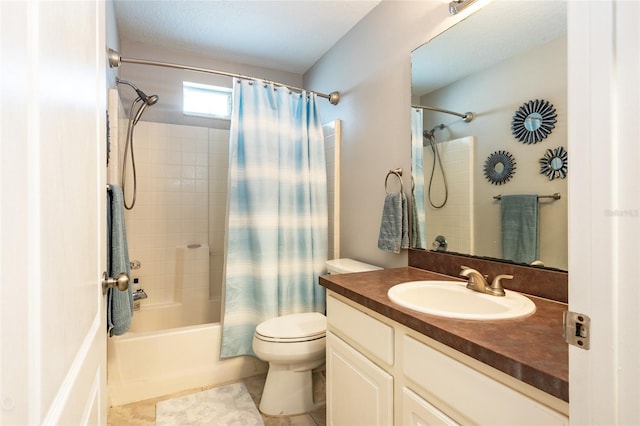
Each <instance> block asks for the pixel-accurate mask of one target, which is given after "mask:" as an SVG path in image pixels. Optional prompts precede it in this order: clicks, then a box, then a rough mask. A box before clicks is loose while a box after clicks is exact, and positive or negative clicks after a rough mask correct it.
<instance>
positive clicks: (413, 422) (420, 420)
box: [402, 388, 458, 426]
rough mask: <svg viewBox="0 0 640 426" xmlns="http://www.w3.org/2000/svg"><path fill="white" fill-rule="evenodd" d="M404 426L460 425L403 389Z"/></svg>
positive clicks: (414, 394) (411, 392) (413, 393)
mask: <svg viewBox="0 0 640 426" xmlns="http://www.w3.org/2000/svg"><path fill="white" fill-rule="evenodd" d="M402 424H403V425H406V426H422V425H429V426H457V425H458V423H456V422H455V421H453V420H452V419H450V418H449V417H448V416H447V415H446V414H444V413H443V412H442V411H440V410H438V409H437V408H436V407H434V406H433V405H431V404H430V403H429V402H427V401H425V400H424V399H422V398H421V397H420V396H418V395H416V393H415V392H413V391H411V390H410V389H407V388H402Z"/></svg>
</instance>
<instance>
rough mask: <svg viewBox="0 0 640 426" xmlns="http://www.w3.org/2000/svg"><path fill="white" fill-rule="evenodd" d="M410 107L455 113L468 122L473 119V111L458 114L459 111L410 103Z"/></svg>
mask: <svg viewBox="0 0 640 426" xmlns="http://www.w3.org/2000/svg"><path fill="white" fill-rule="evenodd" d="M411 107H412V108H419V109H426V110H429V111H437V112H444V113H445V114H451V115H457V116H458V117H462V119H463V120H464V122H465V123H470V122H471V120H473V113H472V112H466V113H464V114H460V113H459V112H455V111H449V110H447V109H442V108H436V107H430V106H425V105H411Z"/></svg>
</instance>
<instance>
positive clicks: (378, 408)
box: [327, 297, 394, 426]
mask: <svg viewBox="0 0 640 426" xmlns="http://www.w3.org/2000/svg"><path fill="white" fill-rule="evenodd" d="M327 311H328V312H331V314H330V315H328V317H327V318H328V321H329V324H330V325H329V330H328V331H327V424H329V425H336V426H337V425H349V426H352V425H353V426H355V425H363V426H365V425H366V426H374V425H380V426H387V425H392V424H393V376H392V375H391V374H390V373H389V372H388V371H385V369H383V368H381V367H380V366H379V365H377V364H376V363H375V362H373V361H372V360H371V359H370V358H374V359H376V360H377V361H378V363H380V364H382V365H390V364H393V345H394V331H393V328H392V327H390V326H389V325H387V324H384V323H382V322H380V321H378V320H376V319H374V318H372V317H370V316H368V315H366V314H364V313H362V312H360V311H358V310H356V309H353V308H352V307H350V306H348V305H346V304H345V303H342V302H340V301H338V300H336V299H335V298H332V297H330V298H328V300H327ZM329 318H330V319H329ZM336 333H337V334H336ZM345 340H348V341H349V343H347V342H346V341H345ZM354 346H356V347H357V348H358V349H355V348H354ZM365 354H366V355H365Z"/></svg>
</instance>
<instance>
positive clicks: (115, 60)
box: [107, 49, 340, 105]
mask: <svg viewBox="0 0 640 426" xmlns="http://www.w3.org/2000/svg"><path fill="white" fill-rule="evenodd" d="M107 56H108V58H109V66H110V67H111V68H117V67H119V66H120V64H121V63H128V64H138V65H151V66H156V67H165V68H175V69H180V70H189V71H197V72H202V73H207V74H218V75H224V76H227V77H233V78H241V79H243V80H261V81H263V82H264V83H266V84H273V85H275V86H280V87H286V88H287V89H289V90H293V91H294V92H303V91H305V89H301V88H299V87H294V86H289V85H288V84H284V83H278V82H277V81H271V80H266V79H264V78H256V77H250V76H246V75H242V74H235V73H230V72H226V71H218V70H212V69H209V68H200V67H192V66H188V65H180V64H172V63H170V62H157V61H148V60H146V59H132V58H123V57H122V56H120V54H119V53H118V52H116V51H115V50H113V49H109V51H108V54H107ZM308 92H311V93H315V94H316V95H318V96H320V97H321V98H325V99H328V100H329V102H331V104H332V105H338V102H340V93H339V92H331V93H330V94H328V95H327V94H324V93H320V92H314V91H308Z"/></svg>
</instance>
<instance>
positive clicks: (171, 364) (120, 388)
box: [107, 311, 267, 406]
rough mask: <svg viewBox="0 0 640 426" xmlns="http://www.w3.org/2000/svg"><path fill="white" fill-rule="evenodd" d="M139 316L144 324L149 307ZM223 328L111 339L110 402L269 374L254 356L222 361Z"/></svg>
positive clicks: (197, 327)
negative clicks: (145, 313) (221, 341)
mask: <svg viewBox="0 0 640 426" xmlns="http://www.w3.org/2000/svg"><path fill="white" fill-rule="evenodd" d="M136 316H137V317H138V318H136ZM136 320H140V321H139V323H144V311H138V312H136V313H135V315H134V323H135V322H136ZM221 329H222V328H221V326H220V324H219V323H214V324H204V325H193V326H188V327H180V328H172V329H167V330H160V331H146V332H129V333H126V334H124V335H122V336H115V337H111V338H108V343H107V382H108V388H109V404H110V405H112V406H114V405H123V404H128V403H130V402H135V401H142V400H145V399H149V398H155V397H158V396H163V395H168V394H172V393H175V392H179V391H183V390H187V389H194V388H199V387H204V386H212V385H218V384H223V383H228V382H234V381H237V380H240V379H242V378H244V377H250V376H254V375H256V374H262V373H266V371H267V364H266V363H264V362H262V361H260V360H258V359H257V358H254V357H250V356H242V357H236V358H229V359H223V360H221V359H220V357H219V354H220V340H221Z"/></svg>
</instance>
